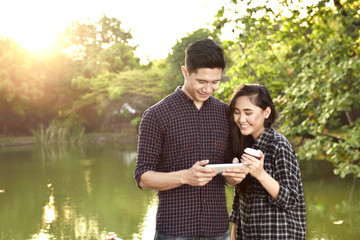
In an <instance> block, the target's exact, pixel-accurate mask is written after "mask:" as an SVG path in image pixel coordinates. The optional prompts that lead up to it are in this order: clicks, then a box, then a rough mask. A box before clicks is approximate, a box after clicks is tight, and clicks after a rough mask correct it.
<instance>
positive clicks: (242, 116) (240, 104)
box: [234, 96, 271, 139]
mask: <svg viewBox="0 0 360 240" xmlns="http://www.w3.org/2000/svg"><path fill="white" fill-rule="evenodd" d="M270 113H271V109H270V107H267V108H266V109H265V110H262V109H261V108H259V107H258V106H256V105H254V104H253V103H252V102H251V101H250V98H249V97H248V96H242V97H238V98H237V99H236V101H235V109H234V122H235V123H236V125H237V126H238V128H239V129H240V132H241V134H242V135H246V136H247V135H252V136H253V138H254V139H257V138H258V137H259V136H260V134H261V133H262V132H263V131H264V130H265V127H264V121H265V119H267V118H268V117H269V116H270Z"/></svg>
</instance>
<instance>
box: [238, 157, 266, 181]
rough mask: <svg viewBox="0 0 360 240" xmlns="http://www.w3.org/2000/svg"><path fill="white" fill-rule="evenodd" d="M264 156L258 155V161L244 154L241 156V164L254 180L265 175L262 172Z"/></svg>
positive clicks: (263, 171)
mask: <svg viewBox="0 0 360 240" xmlns="http://www.w3.org/2000/svg"><path fill="white" fill-rule="evenodd" d="M264 158H265V156H264V154H263V153H262V152H261V153H260V160H259V159H257V158H255V157H253V156H251V155H249V154H246V153H244V154H243V155H242V156H241V162H242V163H244V165H245V166H246V167H247V168H248V169H249V173H250V175H251V176H253V177H254V178H256V179H258V178H259V177H260V176H261V175H262V174H264V173H265V170H264Z"/></svg>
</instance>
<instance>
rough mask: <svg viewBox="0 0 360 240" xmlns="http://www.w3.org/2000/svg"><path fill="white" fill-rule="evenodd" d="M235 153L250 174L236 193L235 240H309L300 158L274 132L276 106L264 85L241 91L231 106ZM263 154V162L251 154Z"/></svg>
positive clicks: (232, 212) (281, 137)
mask: <svg viewBox="0 0 360 240" xmlns="http://www.w3.org/2000/svg"><path fill="white" fill-rule="evenodd" d="M228 118H229V122H230V127H231V129H230V138H231V149H232V154H233V156H234V157H237V158H238V159H241V162H243V163H244V164H245V166H246V167H247V168H248V170H249V174H248V175H247V176H246V178H245V179H244V181H242V182H241V183H240V184H238V185H237V186H236V188H235V194H234V200H233V207H232V211H231V213H230V221H232V222H233V223H234V224H233V228H232V236H231V238H232V239H233V240H235V239H256V240H259V239H276V240H279V239H286V240H290V239H296V240H298V239H305V233H306V211H305V202H304V195H303V186H302V180H301V174H300V169H299V165H298V163H297V159H296V154H295V151H294V149H293V147H292V146H291V145H290V143H289V141H288V140H287V139H286V138H285V137H284V136H283V135H281V134H280V133H278V132H277V131H275V130H274V129H273V128H272V125H273V123H274V121H275V118H276V111H275V106H274V103H273V101H272V99H271V97H270V94H269V92H268V90H267V89H266V88H265V87H264V86H262V85H255V84H247V85H241V86H239V87H238V88H236V90H235V92H234V95H233V97H232V99H231V100H230V102H229V106H228ZM247 147H250V148H254V149H259V150H261V152H262V153H261V158H260V160H258V159H256V158H255V157H252V156H250V155H247V154H243V152H244V149H245V148H247Z"/></svg>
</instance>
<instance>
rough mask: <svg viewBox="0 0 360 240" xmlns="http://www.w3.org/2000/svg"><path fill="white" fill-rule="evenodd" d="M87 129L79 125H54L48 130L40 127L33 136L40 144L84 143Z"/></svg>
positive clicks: (42, 126)
mask: <svg viewBox="0 0 360 240" xmlns="http://www.w3.org/2000/svg"><path fill="white" fill-rule="evenodd" d="M84 132H85V129H84V127H83V126H82V125H81V124H78V123H70V124H69V123H62V124H59V123H52V124H50V125H49V126H48V127H47V128H45V127H44V125H40V126H39V127H38V129H37V130H36V131H33V136H34V137H35V139H36V141H37V142H38V143H40V144H44V145H46V144H55V143H71V144H75V143H82V142H83V140H84Z"/></svg>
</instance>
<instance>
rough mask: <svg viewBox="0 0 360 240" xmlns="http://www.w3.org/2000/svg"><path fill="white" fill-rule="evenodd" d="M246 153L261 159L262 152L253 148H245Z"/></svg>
mask: <svg viewBox="0 0 360 240" xmlns="http://www.w3.org/2000/svg"><path fill="white" fill-rule="evenodd" d="M244 152H245V153H247V154H249V155H252V156H255V157H260V156H261V155H260V152H261V151H260V150H258V149H253V148H245V150H244Z"/></svg>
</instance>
